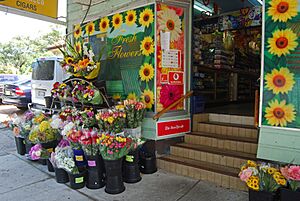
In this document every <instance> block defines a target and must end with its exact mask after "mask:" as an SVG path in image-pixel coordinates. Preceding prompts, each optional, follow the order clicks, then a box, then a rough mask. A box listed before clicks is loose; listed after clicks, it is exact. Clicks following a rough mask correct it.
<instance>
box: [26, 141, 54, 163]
mask: <svg viewBox="0 0 300 201" xmlns="http://www.w3.org/2000/svg"><path fill="white" fill-rule="evenodd" d="M29 155H30V158H31V159H32V160H39V159H48V158H49V157H50V153H49V152H48V151H47V149H44V148H43V147H42V145H41V144H36V145H34V146H33V147H31V149H30V151H29Z"/></svg>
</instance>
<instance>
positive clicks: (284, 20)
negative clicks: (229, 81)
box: [262, 0, 300, 128]
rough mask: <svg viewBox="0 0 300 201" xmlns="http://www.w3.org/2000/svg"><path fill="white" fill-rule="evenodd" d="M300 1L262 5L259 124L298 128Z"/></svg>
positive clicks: (281, 0)
mask: <svg viewBox="0 0 300 201" xmlns="http://www.w3.org/2000/svg"><path fill="white" fill-rule="evenodd" d="M299 2H300V1H299V0H266V2H265V5H266V7H265V9H266V12H265V33H264V35H265V48H264V49H265V50H264V77H263V79H264V85H263V104H262V112H263V114H262V125H266V126H275V127H288V128H300V101H299V100H300V97H299V91H300V88H299V87H300V69H299V68H298V67H297V66H299V62H298V60H299V59H297V58H299V56H300V47H299V37H298V36H299V32H300V16H299V12H298V6H299V5H300V4H299Z"/></svg>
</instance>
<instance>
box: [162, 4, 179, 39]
mask: <svg viewBox="0 0 300 201" xmlns="http://www.w3.org/2000/svg"><path fill="white" fill-rule="evenodd" d="M158 23H159V28H158V29H159V30H163V31H167V32H170V33H171V42H173V41H177V40H178V39H179V37H180V34H181V33H182V30H181V20H180V18H179V16H178V15H177V14H176V11H175V10H172V9H167V10H163V11H159V12H158Z"/></svg>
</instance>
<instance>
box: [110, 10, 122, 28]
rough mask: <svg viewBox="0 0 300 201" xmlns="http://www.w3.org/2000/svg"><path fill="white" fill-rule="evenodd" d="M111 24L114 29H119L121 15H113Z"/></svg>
mask: <svg viewBox="0 0 300 201" xmlns="http://www.w3.org/2000/svg"><path fill="white" fill-rule="evenodd" d="M112 24H113V27H114V28H115V29H119V28H120V27H121V26H122V24H123V16H122V15H121V14H119V13H118V14H115V15H114V16H113V18H112Z"/></svg>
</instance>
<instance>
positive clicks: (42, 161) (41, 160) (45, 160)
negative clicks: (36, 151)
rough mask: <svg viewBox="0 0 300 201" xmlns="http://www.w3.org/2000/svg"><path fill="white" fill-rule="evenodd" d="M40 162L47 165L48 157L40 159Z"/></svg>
mask: <svg viewBox="0 0 300 201" xmlns="http://www.w3.org/2000/svg"><path fill="white" fill-rule="evenodd" d="M38 162H39V163H40V164H42V165H47V159H39V160H38Z"/></svg>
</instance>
